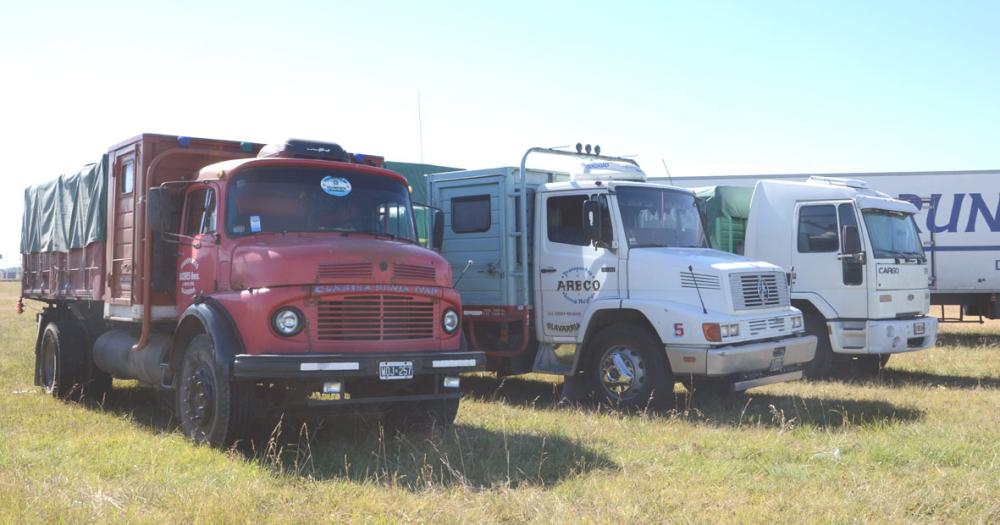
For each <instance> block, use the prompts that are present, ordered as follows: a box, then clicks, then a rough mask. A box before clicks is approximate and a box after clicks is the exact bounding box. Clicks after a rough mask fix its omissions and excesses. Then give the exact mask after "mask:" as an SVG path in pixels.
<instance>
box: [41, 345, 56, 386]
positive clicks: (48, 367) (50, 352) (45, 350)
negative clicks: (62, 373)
mask: <svg viewBox="0 0 1000 525" xmlns="http://www.w3.org/2000/svg"><path fill="white" fill-rule="evenodd" d="M55 383H56V344H55V341H53V340H52V337H50V336H49V335H48V334H46V336H45V337H44V338H43V339H42V385H44V386H45V388H48V389H52V388H54V387H55Z"/></svg>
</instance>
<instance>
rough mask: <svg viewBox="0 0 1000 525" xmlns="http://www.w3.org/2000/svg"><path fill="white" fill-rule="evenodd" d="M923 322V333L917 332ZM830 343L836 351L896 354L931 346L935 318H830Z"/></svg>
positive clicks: (933, 339)
mask: <svg viewBox="0 0 1000 525" xmlns="http://www.w3.org/2000/svg"><path fill="white" fill-rule="evenodd" d="M920 324H923V326H924V329H923V333H917V332H918V330H917V327H918V325H920ZM829 325H830V346H831V348H832V349H833V351H834V352H835V353H838V354H853V355H858V354H896V353H900V352H912V351H915V350H923V349H926V348H930V347H932V346H934V345H935V344H936V342H937V330H938V320H937V318H935V317H929V316H925V317H915V318H912V319H887V320H867V321H833V322H831V323H829Z"/></svg>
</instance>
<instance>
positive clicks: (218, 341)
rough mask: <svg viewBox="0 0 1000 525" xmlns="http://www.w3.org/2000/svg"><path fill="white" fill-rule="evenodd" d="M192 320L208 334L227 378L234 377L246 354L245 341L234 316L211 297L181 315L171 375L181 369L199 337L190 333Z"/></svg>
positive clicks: (171, 358)
mask: <svg viewBox="0 0 1000 525" xmlns="http://www.w3.org/2000/svg"><path fill="white" fill-rule="evenodd" d="M192 319H196V320H197V321H198V322H200V323H201V326H203V327H204V328H205V332H207V333H208V336H209V337H211V338H212V347H213V353H214V354H215V363H216V365H217V366H219V367H220V369H221V371H222V373H223V374H224V375H225V377H231V376H232V365H233V360H234V359H235V358H236V356H237V355H239V354H242V353H243V348H244V347H243V340H242V339H241V338H240V333H239V330H237V329H236V322H235V321H233V318H232V316H230V315H229V312H228V311H227V310H226V308H225V307H224V306H222V305H221V304H220V303H219V302H218V301H216V300H214V299H212V298H211V297H209V298H205V299H203V300H201V301H195V302H194V303H193V304H192V305H191V306H188V307H187V309H186V310H184V313H182V314H181V317H180V319H179V322H178V323H177V326H178V328H177V331H176V332H175V333H174V351H173V352H171V355H170V369H171V371H176V370H177V369H178V367H179V365H180V359H181V356H182V355H184V347H186V346H187V343H188V341H190V340H191V338H192V337H194V335H195V334H194V333H192V332H191V331H190V330H188V329H187V327H188V326H190V320H192Z"/></svg>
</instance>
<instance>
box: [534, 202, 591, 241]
mask: <svg viewBox="0 0 1000 525" xmlns="http://www.w3.org/2000/svg"><path fill="white" fill-rule="evenodd" d="M587 198H588V197H587V196H586V195H570V196H566V197H549V199H548V200H547V201H546V202H545V216H546V224H547V225H548V237H549V242H557V243H560V244H571V245H574V246H587V245H589V244H590V241H588V240H587V238H586V236H585V235H584V233H583V203H584V201H586V200H587Z"/></svg>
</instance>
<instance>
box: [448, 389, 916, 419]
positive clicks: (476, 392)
mask: <svg viewBox="0 0 1000 525" xmlns="http://www.w3.org/2000/svg"><path fill="white" fill-rule="evenodd" d="M463 384H464V386H465V390H466V395H467V396H468V397H470V398H472V399H478V400H480V401H484V402H503V403H506V404H509V405H513V406H523V407H531V408H537V409H563V408H565V409H567V410H585V411H603V410H607V407H601V406H597V405H595V404H593V403H589V404H580V405H575V406H572V407H561V406H559V405H558V400H559V390H558V388H559V385H557V384H554V383H548V382H542V381H532V380H530V379H523V378H516V377H509V378H505V379H503V380H496V379H493V378H490V377H485V376H474V377H468V378H463ZM673 395H674V398H675V399H674V400H675V406H676V408H675V409H674V410H670V411H666V412H660V413H655V412H643V413H640V414H637V415H635V417H645V416H652V417H663V418H676V419H682V420H685V421H690V422H693V423H707V424H712V425H719V426H729V427H742V426H754V425H762V426H768V427H780V428H791V427H796V426H809V427H814V428H825V429H832V428H842V427H845V426H865V425H878V424H887V423H901V422H903V423H905V422H909V421H916V420H919V419H921V418H923V416H924V412H923V411H922V410H919V409H916V408H912V407H904V406H897V405H894V404H892V403H889V402H886V401H879V400H864V399H838V398H822V397H802V396H781V395H774V394H763V393H755V392H750V393H746V394H735V395H730V396H728V397H722V398H719V397H716V396H713V395H707V394H706V395H702V394H700V393H698V392H695V393H694V394H691V393H689V392H687V391H686V390H683V389H678V390H676V391H675V392H674V393H673Z"/></svg>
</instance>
